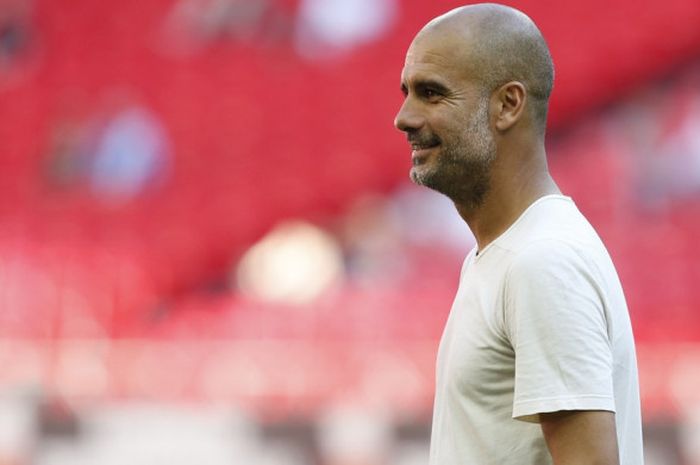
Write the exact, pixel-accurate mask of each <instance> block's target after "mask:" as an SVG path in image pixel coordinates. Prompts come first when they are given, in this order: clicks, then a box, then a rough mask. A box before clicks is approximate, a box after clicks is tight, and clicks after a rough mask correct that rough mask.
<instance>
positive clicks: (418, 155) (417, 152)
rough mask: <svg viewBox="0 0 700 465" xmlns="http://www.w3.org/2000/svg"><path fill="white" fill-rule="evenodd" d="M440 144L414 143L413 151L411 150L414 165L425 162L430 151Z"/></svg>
mask: <svg viewBox="0 0 700 465" xmlns="http://www.w3.org/2000/svg"><path fill="white" fill-rule="evenodd" d="M439 145H440V144H439V143H438V144H429V145H418V144H412V145H411V148H412V149H413V151H412V152H411V161H412V162H413V165H414V166H416V165H420V164H422V163H424V162H425V161H426V159H427V157H428V155H429V154H430V152H431V151H432V150H433V149H434V148H436V147H438V146H439Z"/></svg>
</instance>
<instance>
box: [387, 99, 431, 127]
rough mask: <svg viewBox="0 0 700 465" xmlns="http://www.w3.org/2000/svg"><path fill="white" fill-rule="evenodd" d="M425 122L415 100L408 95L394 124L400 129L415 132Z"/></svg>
mask: <svg viewBox="0 0 700 465" xmlns="http://www.w3.org/2000/svg"><path fill="white" fill-rule="evenodd" d="M423 124H425V119H424V117H423V116H422V115H421V114H420V112H418V111H417V109H416V108H415V105H414V103H413V100H412V99H411V98H410V97H406V99H405V100H404V101H403V104H402V105H401V108H399V112H398V113H397V114H396V117H395V118H394V126H396V129H398V130H399V131H404V132H413V131H415V130H417V129H420V127H421V126H423Z"/></svg>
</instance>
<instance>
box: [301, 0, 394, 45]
mask: <svg viewBox="0 0 700 465" xmlns="http://www.w3.org/2000/svg"><path fill="white" fill-rule="evenodd" d="M396 10H397V3H396V0H301V5H300V8H299V15H298V18H297V28H296V39H295V42H296V49H297V52H298V53H299V54H300V55H301V56H304V57H307V58H323V57H326V56H332V55H335V54H339V53H343V52H347V51H349V50H352V49H353V48H355V47H357V46H359V45H362V44H365V43H368V42H371V41H373V40H377V39H379V38H380V37H381V36H382V35H384V34H385V33H386V32H387V31H388V29H389V27H390V26H391V25H392V23H393V21H394V19H395V17H396Z"/></svg>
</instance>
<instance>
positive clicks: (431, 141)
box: [406, 133, 442, 147]
mask: <svg viewBox="0 0 700 465" xmlns="http://www.w3.org/2000/svg"><path fill="white" fill-rule="evenodd" d="M406 139H407V140H408V143H409V144H411V145H418V146H421V147H432V146H435V145H438V144H440V143H442V141H441V140H440V138H439V137H438V136H436V135H435V134H418V133H408V134H406Z"/></svg>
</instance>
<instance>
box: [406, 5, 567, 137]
mask: <svg viewBox="0 0 700 465" xmlns="http://www.w3.org/2000/svg"><path fill="white" fill-rule="evenodd" d="M430 32H440V33H451V34H459V35H462V36H463V37H462V38H463V40H464V43H465V44H466V43H468V44H469V50H468V52H467V56H466V57H464V59H462V60H461V64H462V65H468V66H469V67H470V68H471V69H472V70H473V72H475V73H476V76H475V77H476V78H477V79H479V81H480V82H481V84H482V85H483V86H484V88H485V90H486V91H489V92H490V91H493V90H495V89H497V88H498V87H500V86H501V85H503V84H505V83H507V82H508V81H519V82H522V83H523V84H524V85H525V88H526V89H527V92H528V96H529V97H530V102H529V105H530V110H531V111H532V114H533V117H534V118H535V120H536V122H537V123H538V126H539V128H540V130H541V132H542V133H544V130H545V125H546V120H547V106H548V102H549V96H550V95H551V93H552V87H553V84H554V65H553V63H552V57H551V55H550V53H549V48H548V47H547V43H546V42H545V40H544V37H543V36H542V33H541V32H540V30H539V29H538V28H537V26H536V25H535V23H533V22H532V20H531V19H530V18H529V17H527V16H526V15H525V14H523V13H522V12H520V11H518V10H515V9H513V8H509V7H507V6H503V5H497V4H493V3H483V4H478V5H469V6H464V7H460V8H456V9H454V10H451V11H449V12H447V13H445V14H444V15H442V16H438V17H437V18H435V19H433V20H432V21H431V22H429V23H428V24H427V25H426V26H425V27H424V28H423V29H422V30H421V32H419V34H418V36H417V37H416V39H418V38H419V37H420V36H421V35H422V34H426V33H430Z"/></svg>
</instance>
